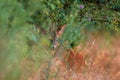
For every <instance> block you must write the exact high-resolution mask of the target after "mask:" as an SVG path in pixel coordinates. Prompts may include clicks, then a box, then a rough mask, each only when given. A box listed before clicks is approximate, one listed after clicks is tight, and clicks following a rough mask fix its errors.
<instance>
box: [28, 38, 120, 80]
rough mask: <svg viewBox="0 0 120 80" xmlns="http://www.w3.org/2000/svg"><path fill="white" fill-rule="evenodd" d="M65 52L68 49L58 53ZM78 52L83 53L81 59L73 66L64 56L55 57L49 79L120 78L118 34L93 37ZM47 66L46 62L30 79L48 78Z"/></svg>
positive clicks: (115, 79)
mask: <svg viewBox="0 0 120 80" xmlns="http://www.w3.org/2000/svg"><path fill="white" fill-rule="evenodd" d="M80 48H81V46H77V48H76V49H75V50H76V51H77V50H79V49H80ZM60 50H62V49H60ZM78 52H79V51H78ZM64 53H66V51H59V53H58V54H64ZM78 54H80V55H82V58H81V59H80V60H81V61H79V60H77V59H76V60H74V62H73V63H72V67H70V66H69V64H67V62H66V60H65V59H64V58H63V57H62V56H59V55H57V56H56V57H54V58H53V59H52V62H51V66H50V70H49V73H48V74H49V78H48V80H120V38H119V37H118V36H114V37H110V38H109V39H108V37H103V36H97V37H94V38H93V37H91V38H90V39H89V40H88V41H87V43H86V46H85V47H84V48H83V49H82V50H81V51H80V52H79V53H78ZM71 59H72V58H71ZM68 62H69V61H68ZM79 64H81V65H79ZM45 67H46V66H45V64H44V65H43V66H41V67H40V68H39V69H38V70H37V71H36V72H34V73H33V74H32V75H31V76H30V77H29V78H28V80H46V79H45V74H46V73H45V71H44V69H45Z"/></svg>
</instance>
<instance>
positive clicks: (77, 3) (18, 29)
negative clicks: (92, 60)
mask: <svg viewBox="0 0 120 80" xmlns="http://www.w3.org/2000/svg"><path fill="white" fill-rule="evenodd" d="M63 25H66V26H67V27H66V28H65V31H64V34H63V35H62V37H60V39H58V41H59V42H60V44H62V45H63V46H64V47H67V48H71V47H73V46H75V45H79V43H80V42H84V41H85V40H86V38H87V36H88V34H89V32H106V31H108V32H110V33H113V32H116V31H119V30H120V1H119V0H0V74H2V75H0V78H1V79H5V80H8V79H9V80H17V79H18V78H19V77H20V74H21V72H20V70H19V67H20V64H21V62H22V60H24V59H25V58H29V59H30V60H33V61H35V62H33V63H35V65H32V67H34V68H35V67H36V68H37V67H39V65H40V64H38V62H39V61H40V63H42V62H44V61H46V60H47V59H48V57H50V55H49V51H50V49H51V48H50V47H51V46H53V44H52V42H50V41H51V38H52V39H53V38H54V37H55V36H54V33H55V31H59V30H60V29H61V26H63ZM53 40H54V39H53ZM34 49H35V50H34ZM31 64H32V63H31ZM26 65H29V64H26ZM28 71H29V69H28ZM11 72H12V73H11ZM11 75H12V76H11ZM23 75H24V74H23ZM27 76H29V74H28V75H27ZM27 76H26V78H27ZM26 78H25V80H26Z"/></svg>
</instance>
